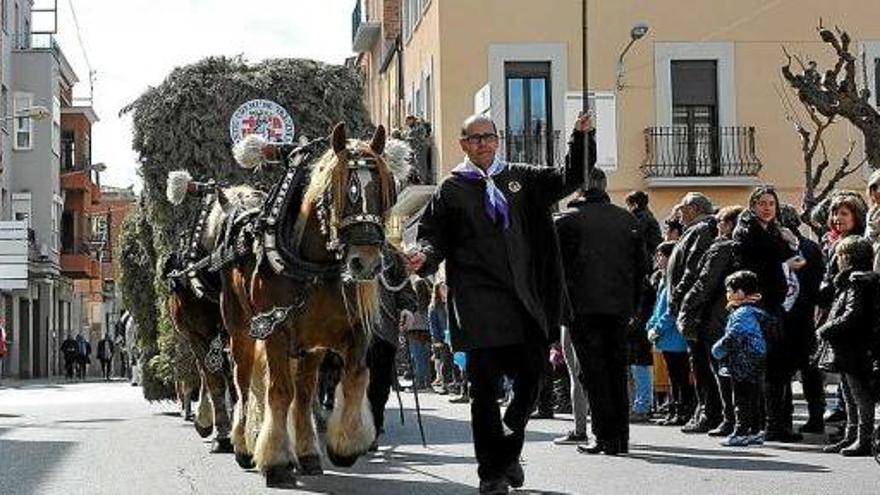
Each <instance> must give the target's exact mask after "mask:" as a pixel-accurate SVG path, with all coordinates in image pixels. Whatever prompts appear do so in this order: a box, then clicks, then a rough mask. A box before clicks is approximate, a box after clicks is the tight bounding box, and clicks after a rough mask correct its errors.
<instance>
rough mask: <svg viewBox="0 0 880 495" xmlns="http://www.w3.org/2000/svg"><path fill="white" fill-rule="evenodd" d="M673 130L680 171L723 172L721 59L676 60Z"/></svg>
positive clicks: (713, 173)
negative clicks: (720, 156) (720, 162)
mask: <svg viewBox="0 0 880 495" xmlns="http://www.w3.org/2000/svg"><path fill="white" fill-rule="evenodd" d="M671 72H672V127H673V129H672V132H673V141H672V143H673V152H674V153H675V154H676V155H677V156H678V157H680V161H678V162H677V163H683V164H686V165H687V166H686V167H683V168H682V169H681V170H680V173H681V174H683V175H688V176H696V175H719V174H720V173H721V170H720V164H719V160H718V148H719V147H718V141H719V135H718V62H717V61H715V60H673V61H672V64H671Z"/></svg>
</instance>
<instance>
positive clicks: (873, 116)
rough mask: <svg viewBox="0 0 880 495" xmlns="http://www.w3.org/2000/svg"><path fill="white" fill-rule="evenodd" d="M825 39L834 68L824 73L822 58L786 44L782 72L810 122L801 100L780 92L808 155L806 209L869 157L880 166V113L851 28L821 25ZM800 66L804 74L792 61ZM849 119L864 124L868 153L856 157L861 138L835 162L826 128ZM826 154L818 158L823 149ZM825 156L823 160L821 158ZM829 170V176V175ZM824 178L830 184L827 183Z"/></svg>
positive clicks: (820, 34) (805, 160) (822, 35)
mask: <svg viewBox="0 0 880 495" xmlns="http://www.w3.org/2000/svg"><path fill="white" fill-rule="evenodd" d="M817 31H818V34H819V37H820V38H821V39H822V41H823V42H824V43H826V44H828V45H829V46H831V47H832V48H833V49H834V52H835V54H836V55H837V62H836V63H835V64H834V67H833V68H832V69H829V70H827V71H825V72H824V74H820V72H819V70H817V68H816V62H814V61H808V62H807V63H806V64H804V62H803V61H802V60H801V59H800V58H799V57H797V56H796V55H795V56H793V55H791V54H790V53H789V52H788V50H786V49H785V47H783V52H784V53H785V57H786V59H787V63H786V65H784V66H783V67H782V76H783V77H784V78H785V80H786V81H787V82H788V84H789V86H790V88H791V89H792V90H793V91H794V92H795V93H796V94H797V96H798V100H799V101H800V103H801V106H802V107H803V111H804V113H806V115H807V117H808V118H809V121H808V122H807V123H806V124H804V122H802V121H801V119H800V118H799V117H798V115H797V110H796V109H795V105H794V104H793V103H792V102H791V100H790V99H789V98H788V96H787V94H785V93H784V92H782V91H780V98H781V99H782V101H783V106H784V107H785V109H786V118H787V119H788V120H789V121H790V122H792V124H794V126H795V129H796V131H797V133H798V137H799V138H800V140H801V151H802V153H803V160H804V210H805V214H808V213H809V211H810V210H811V209H812V207H813V206H815V205H816V204H818V203H819V202H821V201H822V200H823V199H825V198H826V197H828V195H829V194H831V192H832V191H833V190H834V189H835V187H836V186H837V184H838V183H839V182H840V181H841V180H843V179H844V178H845V177H847V176H848V175H851V174H853V173H855V172H856V171H858V170H859V169H860V168H861V167H862V165H864V164H865V163H866V162H867V163H869V164H870V165H871V166H872V167H877V166H880V113H878V112H877V110H876V109H875V108H874V107H873V106H872V105H871V103H870V97H871V92H870V91H869V90H868V89H867V84H865V82H864V81H863V83H862V85H861V87H859V84H858V83H857V82H856V75H857V74H856V71H857V69H856V57H855V56H854V55H853V54H852V53H851V51H850V46H851V43H852V40H851V38H850V36H849V34H848V33H847V32H846V31H843V30H841V29H840V28H837V27H835V29H834V31H833V32H832V31H831V30H829V29H826V28H825V27H823V26H822V21H821V19H820V20H819V27H818V28H817ZM793 61H794V62H796V63H797V65H798V66H799V67H800V73H798V74H795V73H794V72H792V62H793ZM841 119H844V120H846V121H848V122H850V123H851V124H852V125H853V126H855V127H856V128H857V129H859V130H860V131H861V132H862V135H863V136H864V145H865V150H864V151H865V152H864V156H865V158H864V159H863V160H860V161H857V162H853V161H852V154H853V151H854V150H855V146H856V143H855V141H851V142H850V146H849V150H848V151H847V152H846V154H845V155H844V156H843V158H841V159H840V160H839V161H838V162H835V164H834V165H833V166H832V164H831V160H830V159H829V157H828V149H827V147H826V145H825V132H826V131H827V130H828V128H829V127H831V125H832V124H835V123H836V122H839V121H840V120H841ZM819 152H821V155H820V156H818V157H817V154H818V153H819ZM819 158H821V161H819V162H818V163H816V161H817V160H818V159H819ZM826 174H827V177H826ZM823 179H824V184H823Z"/></svg>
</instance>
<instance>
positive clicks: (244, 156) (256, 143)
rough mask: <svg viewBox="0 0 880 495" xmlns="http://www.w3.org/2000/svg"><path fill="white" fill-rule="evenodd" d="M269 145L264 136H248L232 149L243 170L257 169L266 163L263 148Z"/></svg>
mask: <svg viewBox="0 0 880 495" xmlns="http://www.w3.org/2000/svg"><path fill="white" fill-rule="evenodd" d="M267 144H269V142H268V141H266V138H264V137H263V136H261V135H259V134H248V135H247V136H245V137H244V139H242V140H241V141H239V142H237V143H235V146H233V147H232V156H233V157H234V158H235V161H236V163H238V165H239V166H240V167H241V168H246V169H253V168H257V167H259V166H261V165H263V164H264V163H265V162H266V159H265V158H264V157H263V148H264V147H265V146H266V145H267Z"/></svg>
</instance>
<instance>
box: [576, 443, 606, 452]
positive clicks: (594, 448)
mask: <svg viewBox="0 0 880 495" xmlns="http://www.w3.org/2000/svg"><path fill="white" fill-rule="evenodd" d="M577 451H578V452H579V453H581V454H601V453H602V452H605V442H604V441H601V440H598V439H596V440H594V441H593V442H592V443H588V444H587V443H582V444H580V445H578V446H577Z"/></svg>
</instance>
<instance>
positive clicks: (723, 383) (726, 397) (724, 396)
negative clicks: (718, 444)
mask: <svg viewBox="0 0 880 495" xmlns="http://www.w3.org/2000/svg"><path fill="white" fill-rule="evenodd" d="M711 365H712V373H714V374H715V381H716V383H717V384H718V398H719V399H720V400H721V417H722V418H723V419H724V421H725V422H728V423H729V424H733V423H734V422H735V421H736V415H735V413H734V407H736V406H735V404H734V402H733V380H732V379H731V378H730V377H729V376H721V374H719V373H718V371H719V370H720V369H721V365H720V363H719V362H718V361H717V360H715V359H714V358H712V360H711Z"/></svg>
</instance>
